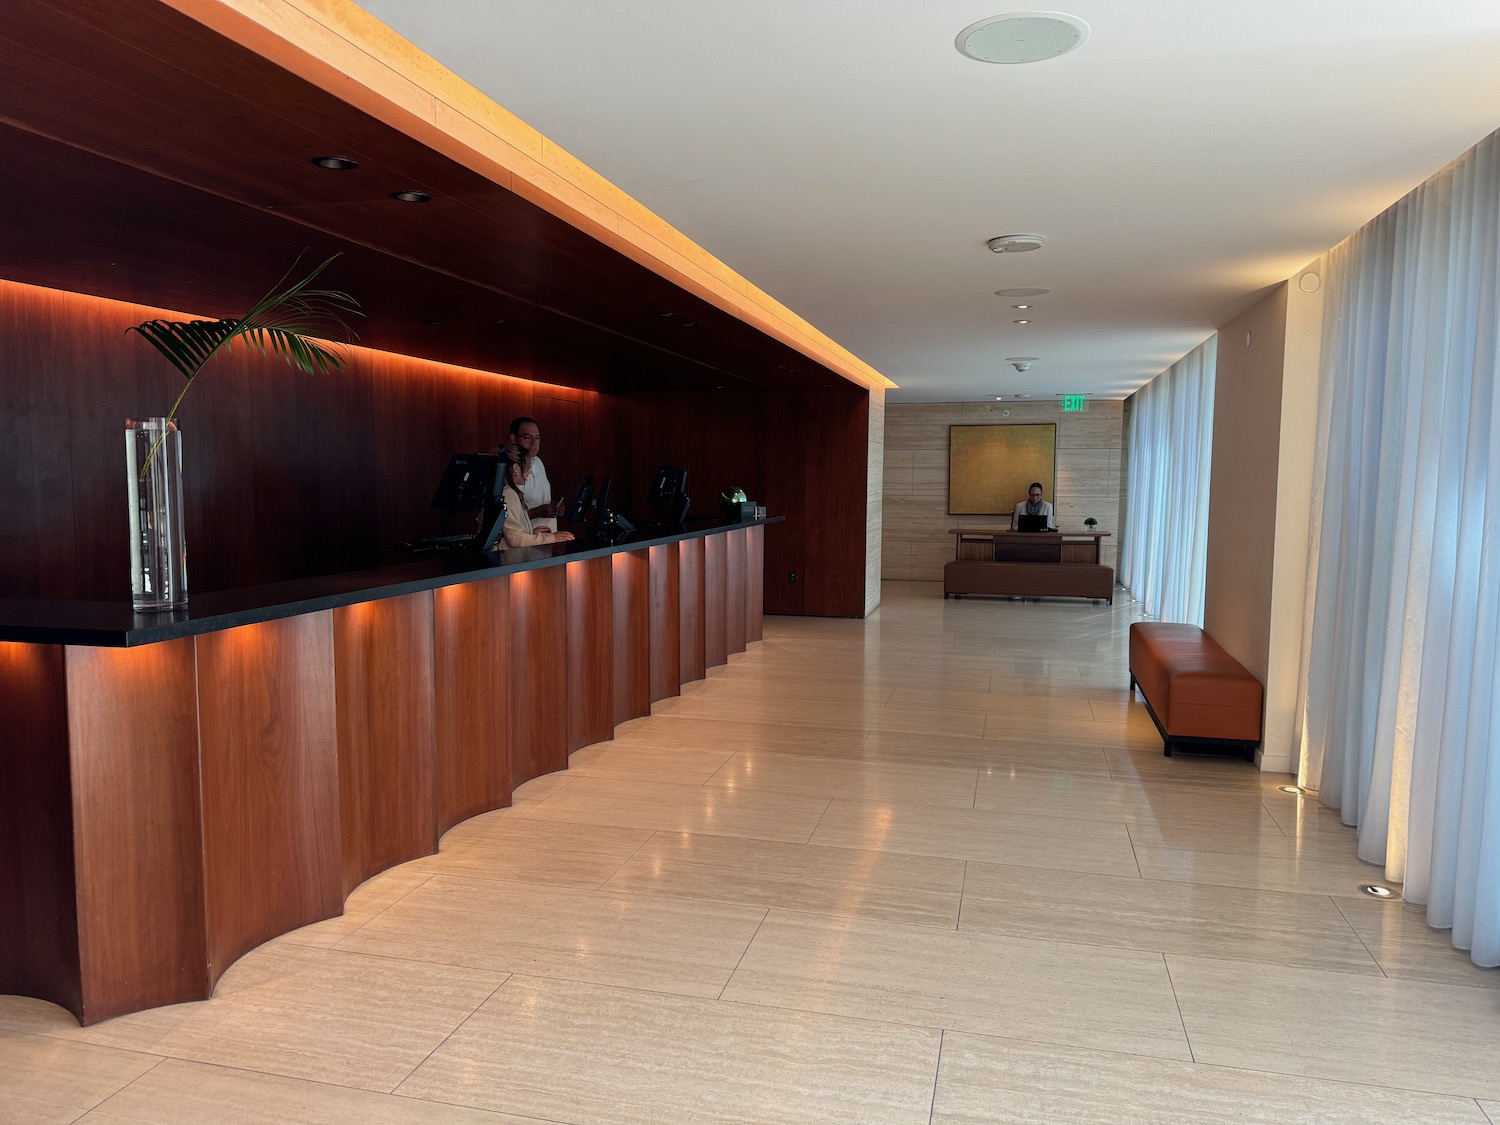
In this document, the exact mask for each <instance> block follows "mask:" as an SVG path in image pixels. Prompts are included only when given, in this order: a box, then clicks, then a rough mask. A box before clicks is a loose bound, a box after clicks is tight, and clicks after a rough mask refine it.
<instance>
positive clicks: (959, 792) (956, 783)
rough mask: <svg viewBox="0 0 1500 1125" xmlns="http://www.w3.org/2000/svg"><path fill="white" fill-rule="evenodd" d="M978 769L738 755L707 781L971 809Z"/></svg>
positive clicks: (751, 753)
mask: <svg viewBox="0 0 1500 1125" xmlns="http://www.w3.org/2000/svg"><path fill="white" fill-rule="evenodd" d="M975 775H976V771H974V770H972V769H967V770H966V769H953V768H946V767H942V766H932V765H928V766H915V765H900V764H896V763H883V762H865V761H850V760H848V759H842V760H840V759H837V758H810V757H802V756H793V755H788V754H765V753H760V752H758V751H741V752H740V753H738V754H736V755H734V757H732V758H731V759H730V760H729V761H728V762H727V763H726V764H725V765H724V767H723V768H722V769H720V770H719V771H718V772H717V773H715V774H714V775H713V777H711V778H710V779H709V780H708V784H709V785H721V786H725V787H727V788H730V789H760V790H766V791H767V792H781V793H798V794H801V795H803V796H807V797H843V798H847V799H849V800H854V801H879V802H881V803H884V804H912V805H949V806H953V807H955V808H961V809H967V808H972V807H973V805H974V783H975Z"/></svg>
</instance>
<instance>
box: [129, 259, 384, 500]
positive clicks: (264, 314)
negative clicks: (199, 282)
mask: <svg viewBox="0 0 1500 1125" xmlns="http://www.w3.org/2000/svg"><path fill="white" fill-rule="evenodd" d="M337 257H338V255H337V254H334V255H332V256H331V257H328V258H326V259H324V260H323V262H322V263H321V264H319V265H318V266H317V267H316V268H314V269H313V270H312V271H311V272H310V273H308V274H307V275H306V276H305V277H302V278H300V279H299V280H297V281H292V282H288V279H289V278H290V277H292V275H293V273H295V272H296V269H297V265H296V263H293V265H292V268H291V269H290V270H288V271H287V272H286V273H285V274H283V275H282V277H281V280H280V281H278V282H277V283H276V285H275V286H274V287H272V289H271V291H270V292H269V293H267V294H266V295H265V296H264V297H262V298H261V299H260V300H259V301H257V302H255V304H254V305H253V306H252V307H251V309H250V311H249V312H247V313H246V314H245V315H244V316H242V317H234V318H226V319H224V320H189V321H177V320H148V321H145V322H144V323H142V324H137V325H134V326H133V327H131V328H127V329H126V331H127V332H137V333H139V334H140V335H141V336H142V337H143V338H144V339H145V340H146V342H147V343H149V344H150V345H151V346H152V347H153V348H155V349H156V350H157V351H159V352H160V353H161V354H162V355H163V356H165V357H166V359H167V362H168V363H170V364H171V365H172V366H173V367H175V368H177V370H178V371H180V372H181V373H182V376H183V378H184V379H186V380H187V385H186V386H184V387H183V388H182V393H181V394H179V395H178V396H177V401H176V402H174V403H173V404H172V409H171V411H170V412H169V413H168V414H167V418H168V420H169V421H170V420H173V419H175V418H176V417H177V408H178V407H179V406H181V405H182V400H183V399H184V398H185V397H186V396H187V393H188V391H189V390H191V389H192V386H193V381H194V380H195V379H197V378H198V376H199V374H201V373H202V371H203V368H204V365H205V364H207V363H208V361H209V360H211V359H213V357H214V356H216V355H218V354H219V353H220V352H221V351H224V350H225V349H227V348H229V347H230V346H231V345H233V344H234V342H235V341H236V340H239V341H241V342H242V343H243V344H244V345H245V346H246V347H248V348H252V349H254V350H255V351H257V352H259V353H260V354H261V355H264V356H274V357H276V358H277V359H280V360H282V361H283V362H285V363H287V364H289V365H290V366H292V367H294V368H296V369H297V370H298V371H301V372H303V373H304V374H307V375H322V374H327V373H328V372H331V371H338V370H341V369H342V368H344V367H346V366H347V365H348V362H349V358H348V355H347V353H346V352H345V351H344V350H343V348H342V346H341V344H340V343H329V342H328V341H327V340H326V339H317V338H316V337H327V336H329V335H337V336H339V337H341V339H342V341H348V340H350V339H351V338H353V336H354V331H353V330H352V329H351V328H350V327H349V325H348V323H347V322H346V321H345V320H344V314H348V313H352V314H355V315H359V302H358V301H356V300H355V299H354V298H353V297H351V296H349V294H347V293H345V292H343V291H342V290H339V289H315V288H313V284H312V283H313V282H314V281H315V280H316V279H317V277H318V275H319V274H321V273H322V272H323V271H324V270H325V269H327V268H328V266H329V265H330V264H331V263H332V262H333V260H334V258H337ZM299 260H300V259H299ZM160 441H161V439H158V440H157V444H158V445H159V444H160ZM155 455H156V448H155V446H153V447H152V449H151V452H150V453H149V454H148V455H147V457H146V463H145V465H143V466H142V468H141V476H142V479H144V478H145V475H146V470H147V469H149V468H150V465H151V459H152V457H154V456H155Z"/></svg>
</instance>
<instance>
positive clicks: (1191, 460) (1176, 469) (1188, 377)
mask: <svg viewBox="0 0 1500 1125" xmlns="http://www.w3.org/2000/svg"><path fill="white" fill-rule="evenodd" d="M1218 347H1219V338H1218V337H1217V336H1210V337H1209V338H1208V339H1207V340H1205V341H1204V342H1203V343H1201V344H1199V345H1198V346H1197V347H1196V348H1194V349H1193V350H1192V351H1191V352H1189V353H1188V354H1187V355H1185V356H1183V357H1182V358H1181V359H1180V360H1178V361H1177V362H1176V363H1174V364H1173V365H1172V366H1171V367H1170V368H1168V369H1167V370H1166V371H1164V372H1162V373H1161V374H1160V375H1158V376H1157V377H1156V378H1155V379H1153V380H1151V382H1149V383H1147V384H1146V385H1145V386H1144V387H1142V388H1141V389H1140V390H1138V391H1136V393H1135V396H1134V400H1133V403H1132V407H1131V412H1130V444H1129V451H1128V455H1129V458H1130V462H1129V464H1130V474H1129V485H1128V487H1127V489H1126V501H1125V504H1126V509H1125V542H1124V543H1123V544H1121V547H1122V551H1123V561H1122V563H1121V577H1120V581H1121V582H1122V584H1123V585H1124V586H1125V587H1126V588H1127V589H1128V590H1129V591H1130V592H1131V593H1132V594H1133V595H1135V598H1136V600H1137V601H1139V602H1140V603H1141V604H1142V606H1143V607H1144V608H1145V610H1146V612H1147V613H1149V614H1150V615H1151V616H1152V617H1154V618H1156V619H1157V620H1158V621H1185V622H1188V623H1189V624H1193V625H1202V624H1203V587H1204V582H1205V579H1206V577H1207V567H1208V479H1209V470H1210V468H1211V466H1212V461H1213V433H1214V370H1215V364H1216V361H1217V359H1218Z"/></svg>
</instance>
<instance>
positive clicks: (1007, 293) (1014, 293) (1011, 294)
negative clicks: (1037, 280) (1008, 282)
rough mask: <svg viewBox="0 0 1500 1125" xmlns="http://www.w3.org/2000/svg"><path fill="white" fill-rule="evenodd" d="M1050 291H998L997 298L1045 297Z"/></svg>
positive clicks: (996, 291)
mask: <svg viewBox="0 0 1500 1125" xmlns="http://www.w3.org/2000/svg"><path fill="white" fill-rule="evenodd" d="M1050 292H1052V290H1050V289H996V290H995V296H997V297H1045V296H1046V295H1047V294H1048V293H1050Z"/></svg>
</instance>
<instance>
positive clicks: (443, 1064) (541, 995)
mask: <svg viewBox="0 0 1500 1125" xmlns="http://www.w3.org/2000/svg"><path fill="white" fill-rule="evenodd" d="M938 1040H939V1034H938V1032H936V1031H932V1030H929V1029H925V1028H911V1027H893V1026H890V1025H886V1024H879V1023H872V1022H870V1021H867V1020H843V1019H836V1018H831V1017H827V1016H816V1015H808V1014H806V1013H801V1012H789V1011H780V1010H775V1009H766V1008H757V1007H750V1006H746V1005H739V1004H725V1003H722V1002H719V1001H713V1000H692V999H688V998H684V997H676V996H661V995H657V994H654V993H649V992H634V991H630V990H628V989H612V988H600V987H596V986H590V985H582V984H575V983H572V982H569V981H550V980H532V979H527V978H524V977H516V978H513V979H512V980H511V981H509V982H507V986H506V987H505V988H502V989H501V990H500V991H499V992H497V993H496V994H495V995H494V997H493V998H492V999H491V1000H490V1002H489V1003H487V1004H486V1005H485V1006H484V1007H483V1008H482V1009H480V1011H478V1012H477V1013H475V1015H474V1017H473V1018H472V1019H470V1020H469V1021H468V1022H467V1023H466V1024H464V1026H463V1027H462V1028H461V1029H460V1030H459V1031H458V1032H457V1033H456V1034H455V1035H453V1037H452V1038H450V1039H449V1040H448V1041H447V1042H446V1043H444V1044H443V1046H442V1047H441V1048H440V1049H439V1050H437V1051H435V1052H434V1053H433V1055H432V1057H431V1058H430V1059H428V1060H427V1061H426V1062H425V1063H423V1064H422V1066H421V1067H419V1068H418V1069H417V1071H416V1073H415V1074H413V1075H412V1076H411V1078H409V1079H407V1081H406V1082H404V1083H403V1084H402V1086H401V1088H400V1091H399V1092H400V1093H402V1094H406V1095H409V1096H412V1097H419V1098H430V1099H433V1100H441V1101H447V1102H455V1103H459V1104H464V1105H475V1106H483V1107H485V1108H487V1109H496V1110H503V1111H506V1112H510V1113H519V1114H522V1115H525V1116H534V1117H542V1118H546V1117H555V1118H558V1119H560V1120H565V1121H570V1122H580V1123H587V1125H663V1123H666V1122H694V1123H703V1125H716V1123H720V1122H722V1123H735V1125H748V1123H750V1122H754V1123H757V1125H782V1123H785V1125H810V1123H821V1122H858V1123H868V1122H889V1123H890V1125H904V1123H910V1125H925V1122H926V1121H927V1119H928V1113H929V1110H930V1107H931V1103H932V1086H933V1078H934V1073H935V1070H936V1065H937V1056H938Z"/></svg>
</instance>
